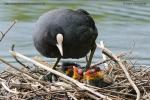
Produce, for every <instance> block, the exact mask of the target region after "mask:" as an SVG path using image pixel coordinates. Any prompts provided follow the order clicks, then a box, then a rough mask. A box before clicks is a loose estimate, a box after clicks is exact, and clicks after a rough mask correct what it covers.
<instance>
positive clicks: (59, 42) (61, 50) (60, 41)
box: [56, 33, 63, 56]
mask: <svg viewBox="0 0 150 100" xmlns="http://www.w3.org/2000/svg"><path fill="white" fill-rule="evenodd" d="M56 40H57V44H56V46H57V47H58V50H59V52H60V54H61V56H63V46H62V43H63V35H62V34H60V33H59V34H57V36H56Z"/></svg>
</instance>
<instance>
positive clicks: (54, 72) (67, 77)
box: [10, 51, 112, 100]
mask: <svg viewBox="0 0 150 100" xmlns="http://www.w3.org/2000/svg"><path fill="white" fill-rule="evenodd" d="M10 53H11V54H12V55H15V56H17V57H20V58H22V59H24V60H27V61H29V62H32V63H33V64H35V65H37V66H39V67H41V68H43V69H45V70H47V71H50V72H52V73H53V74H55V75H58V76H60V77H62V78H65V79H67V80H69V81H70V82H72V83H74V84H76V85H77V86H78V87H80V88H81V89H83V90H87V91H89V92H90V93H92V94H94V95H96V96H98V97H100V98H103V99H105V98H107V96H105V95H103V94H100V93H98V92H96V91H94V90H93V89H90V88H88V87H86V86H85V85H84V84H82V83H80V82H78V81H77V80H74V79H73V78H70V77H69V76H66V75H64V74H62V73H60V72H58V71H56V70H53V69H52V68H49V67H47V66H45V65H42V64H40V63H39V62H37V61H35V60H33V59H31V58H28V57H26V56H24V55H22V54H20V53H17V52H14V51H10ZM107 100H112V99H110V98H107Z"/></svg>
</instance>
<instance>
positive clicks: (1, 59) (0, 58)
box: [0, 57, 38, 79]
mask: <svg viewBox="0 0 150 100" xmlns="http://www.w3.org/2000/svg"><path fill="white" fill-rule="evenodd" d="M0 61H1V62H3V63H5V64H6V65H8V66H9V67H11V68H13V69H15V70H17V71H19V72H21V73H24V74H26V75H28V76H30V77H32V78H35V79H38V77H37V76H35V75H32V74H30V73H28V72H25V71H22V70H20V69H19V68H17V67H15V66H13V65H11V64H9V63H8V62H7V61H5V60H4V59H3V58H2V57H0Z"/></svg>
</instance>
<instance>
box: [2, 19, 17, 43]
mask: <svg viewBox="0 0 150 100" xmlns="http://www.w3.org/2000/svg"><path fill="white" fill-rule="evenodd" d="M16 22H17V20H14V21H13V23H12V25H11V26H10V27H9V28H8V29H7V30H6V32H5V33H3V32H1V31H0V33H1V34H2V37H1V39H0V42H1V41H2V39H3V38H4V37H5V35H6V34H7V33H8V32H9V31H10V29H11V28H12V27H13V26H14V25H15V23H16Z"/></svg>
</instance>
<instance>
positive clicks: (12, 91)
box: [1, 82, 20, 94]
mask: <svg viewBox="0 0 150 100" xmlns="http://www.w3.org/2000/svg"><path fill="white" fill-rule="evenodd" d="M1 84H2V86H3V87H4V88H5V89H6V90H7V91H8V92H11V93H15V94H18V93H20V92H18V91H14V90H11V89H9V88H8V87H7V86H6V85H5V82H1Z"/></svg>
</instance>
